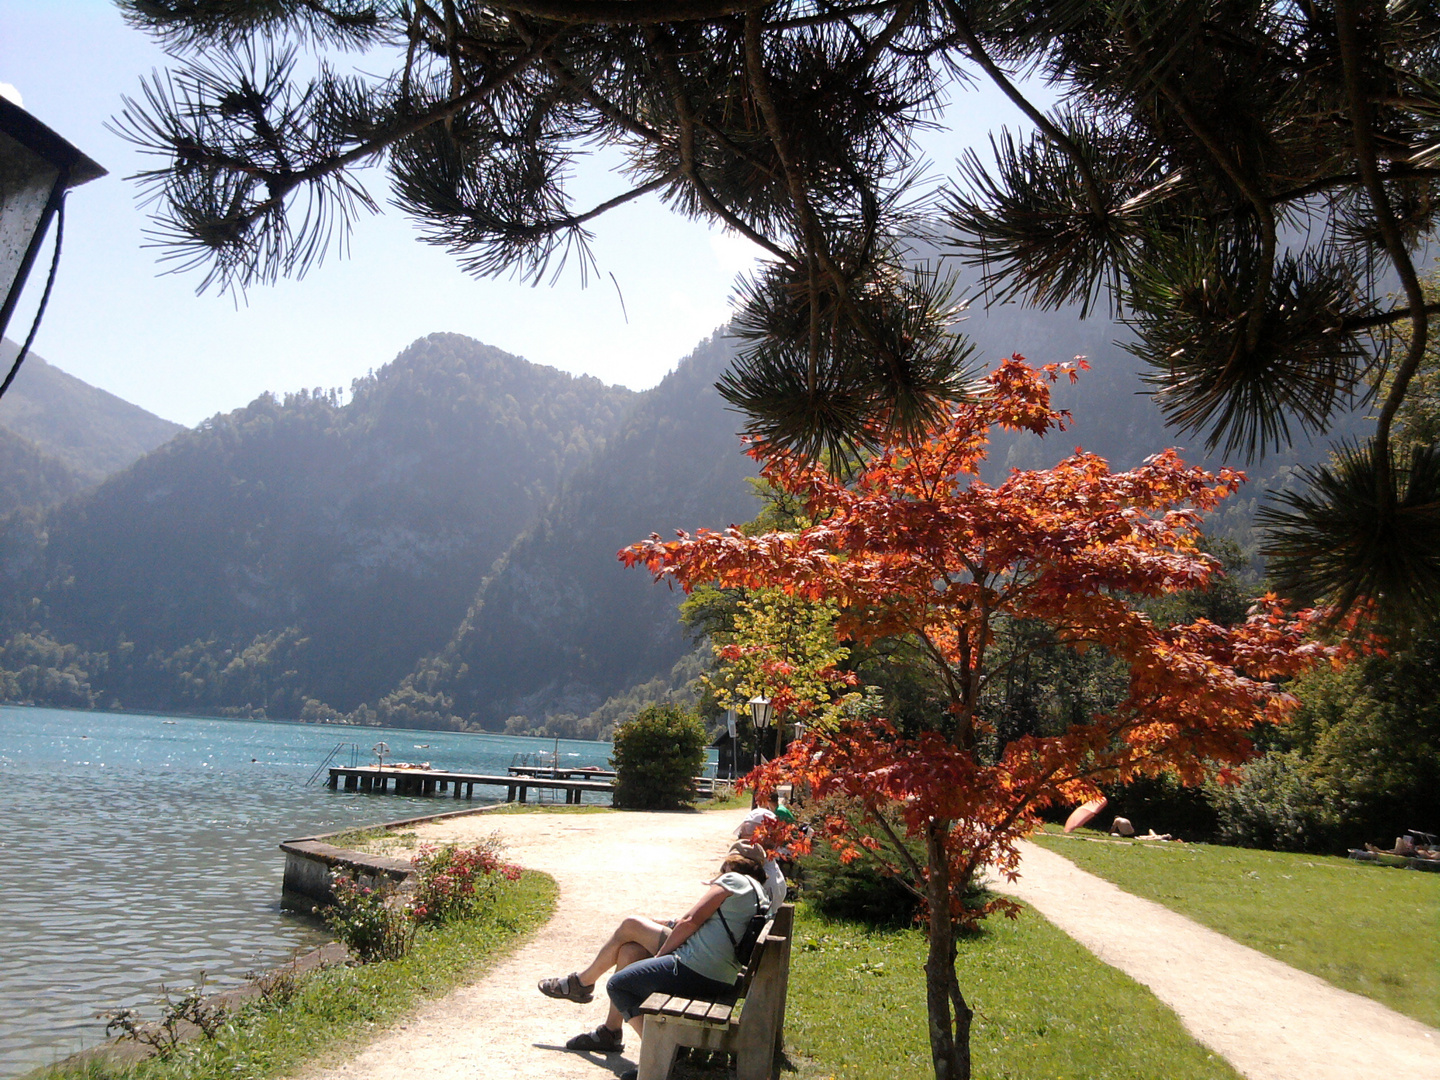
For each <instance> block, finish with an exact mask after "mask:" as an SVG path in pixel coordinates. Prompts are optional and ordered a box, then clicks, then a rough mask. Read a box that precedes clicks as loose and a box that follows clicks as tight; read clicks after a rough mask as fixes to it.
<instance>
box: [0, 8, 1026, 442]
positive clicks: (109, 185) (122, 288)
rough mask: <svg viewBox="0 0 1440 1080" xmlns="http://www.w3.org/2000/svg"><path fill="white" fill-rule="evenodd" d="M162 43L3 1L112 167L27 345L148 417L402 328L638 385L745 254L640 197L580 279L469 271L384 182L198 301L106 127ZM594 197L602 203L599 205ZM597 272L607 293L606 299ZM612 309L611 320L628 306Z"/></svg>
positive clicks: (79, 214)
mask: <svg viewBox="0 0 1440 1080" xmlns="http://www.w3.org/2000/svg"><path fill="white" fill-rule="evenodd" d="M165 62H166V57H165V55H164V54H163V53H162V52H161V51H160V50H159V49H158V48H157V47H156V46H154V45H153V44H152V43H151V42H150V40H149V39H148V38H146V37H144V36H143V35H141V34H139V33H136V32H135V31H133V30H130V29H129V28H127V27H126V26H125V24H124V22H123V21H122V20H121V18H120V16H119V14H118V13H117V12H116V10H115V8H114V7H113V6H112V5H111V4H110V3H109V2H108V0H0V83H9V84H11V85H12V86H14V87H15V88H16V89H18V90H19V92H20V94H21V95H22V96H23V99H24V106H25V108H26V109H27V110H29V111H30V112H31V113H33V114H34V115H35V116H36V117H37V118H39V119H40V120H41V121H43V122H44V123H46V124H48V125H49V126H50V127H52V128H54V129H55V130H56V131H57V132H59V133H60V134H61V135H62V136H64V137H65V138H67V139H69V140H70V141H71V142H72V143H74V144H75V145H76V146H78V147H79V148H80V149H81V150H83V151H84V152H85V153H87V154H88V155H90V157H92V158H94V159H95V160H96V161H98V162H99V163H100V164H101V165H103V166H104V167H105V168H107V169H108V170H109V171H110V175H109V176H106V177H104V178H102V179H100V180H97V181H94V182H92V183H90V184H88V185H86V186H84V187H81V188H78V189H76V190H75V191H74V192H73V193H72V194H71V195H70V198H69V200H68V203H67V216H66V228H65V244H64V251H63V254H62V256H61V264H60V271H59V276H58V278H57V281H56V285H55V291H54V295H53V296H52V298H51V301H50V306H49V309H48V310H47V312H46V315H45V320H44V322H43V323H42V324H41V328H40V332H39V334H38V336H37V338H36V341H35V346H34V347H35V351H36V352H37V353H39V354H40V355H41V356H44V357H45V358H46V359H47V360H49V361H50V362H51V363H53V364H55V365H56V366H58V367H60V368H62V369H64V370H65V371H68V372H70V373H71V374H73V375H76V376H78V377H80V378H82V379H84V380H86V381H87V382H90V383H93V384H94V385H96V386H100V387H103V388H104V389H106V390H109V391H110V392H112V393H114V394H118V395H119V396H120V397H123V398H125V399H127V400H129V401H133V402H135V403H136V404H137V405H141V406H143V407H144V408H146V409H149V410H151V411H152V412H155V413H158V414H159V415H161V416H164V417H166V418H168V419H170V420H175V421H179V422H180V423H184V424H194V423H197V422H198V421H200V420H202V419H204V418H205V417H207V416H210V415H213V414H214V413H216V412H222V411H226V410H229V409H233V408H236V407H238V406H240V405H243V404H245V403H246V402H247V401H249V400H251V399H252V398H253V397H255V396H256V395H257V394H259V393H262V392H263V391H266V390H271V391H276V392H283V391H287V390H296V389H300V388H302V387H332V386H338V387H347V388H348V386H349V384H350V380H351V379H353V378H355V377H357V376H359V375H363V374H364V373H365V372H366V371H367V370H369V369H371V368H377V367H379V366H381V365H382V364H384V363H386V362H387V361H389V360H391V359H392V358H393V357H394V356H395V354H396V353H397V352H399V351H400V350H401V349H402V348H404V347H405V346H406V345H407V344H409V343H410V342H411V341H413V340H414V339H415V338H417V337H421V336H423V335H425V334H429V333H434V332H436V331H454V332H458V333H462V334H468V335H470V336H472V337H475V338H478V339H479V340H481V341H484V342H486V343H488V344H490V345H495V346H497V347H499V348H501V349H505V350H507V351H509V352H512V353H516V354H518V355H520V356H524V357H526V358H527V359H529V360H533V361H535V362H537V363H541V364H551V365H553V366H555V367H558V368H561V369H563V370H566V371H571V372H576V373H580V372H584V373H588V374H591V375H595V376H597V377H598V378H600V379H603V380H605V381H606V382H610V383H620V384H623V385H625V386H629V387H632V388H635V389H644V388H646V387H650V386H653V385H654V384H655V383H657V382H658V381H659V380H660V378H661V377H662V376H664V374H665V373H666V372H667V371H669V370H670V369H671V368H673V367H674V365H675V362H676V361H677V360H678V359H680V358H681V357H682V356H684V355H685V354H686V353H688V352H689V351H690V350H691V349H692V348H693V347H694V345H695V344H696V342H697V341H699V340H700V339H701V338H702V337H704V336H705V335H707V334H709V333H710V332H711V331H712V330H713V329H715V327H717V326H719V325H720V324H722V323H723V322H724V321H725V320H726V319H727V318H728V313H729V301H730V294H731V289H732V286H733V283H734V280H735V277H736V275H737V274H738V273H740V272H742V271H743V270H745V269H746V268H747V267H748V266H749V265H750V262H751V258H752V251H753V249H751V248H750V245H749V243H748V241H744V240H741V239H737V238H734V237H732V236H728V235H726V234H723V233H722V232H720V231H719V230H713V229H708V228H706V227H705V226H703V225H700V224H697V223H695V222H689V221H686V220H684V219H683V218H681V217H678V216H676V215H674V214H672V213H670V212H669V211H668V210H666V209H665V208H664V207H663V206H662V205H661V204H660V203H659V201H658V200H657V199H654V198H648V199H644V200H637V201H636V202H635V203H632V204H629V205H628V206H626V207H622V208H621V209H620V210H617V211H615V212H613V213H611V214H609V215H607V216H606V217H605V218H603V219H601V220H600V221H599V222H598V223H596V226H595V229H594V231H595V233H596V241H595V251H596V254H597V257H598V260H599V264H600V276H599V278H598V279H592V280H591V281H590V282H589V286H588V287H587V288H582V287H581V282H580V279H579V274H578V272H577V270H576V267H575V266H574V265H573V264H572V265H571V266H570V267H568V268H567V269H566V272H565V274H564V276H563V277H562V279H561V280H560V282H559V283H558V284H556V285H554V286H549V285H547V284H542V285H540V286H539V287H530V286H527V285H522V284H520V283H519V282H515V281H510V280H493V279H492V280H483V281H477V280H475V279H473V278H470V277H468V276H466V275H465V274H464V273H462V272H461V271H460V270H459V268H458V267H457V265H456V262H455V259H454V258H453V257H452V256H451V255H450V254H448V253H447V252H446V251H444V250H443V249H440V248H434V247H431V246H430V245H428V244H425V243H422V242H421V241H419V240H418V239H417V237H418V233H417V232H416V231H415V230H414V228H413V227H412V226H411V224H410V222H409V221H408V219H406V218H405V217H404V216H402V215H401V214H400V213H399V212H398V211H396V210H394V209H393V208H390V207H389V206H388V205H387V203H388V187H387V185H386V183H385V180H384V177H383V176H382V175H380V174H379V173H372V174H371V175H370V177H369V182H368V184H367V186H368V187H369V190H370V192H371V194H372V196H373V197H374V198H375V200H376V202H377V203H380V204H382V206H384V207H385V209H384V212H383V213H382V214H381V215H380V216H377V217H366V218H364V219H363V220H361V221H360V222H359V223H358V224H357V227H356V228H355V230H354V232H353V234H352V236H351V240H350V252H349V257H348V258H345V257H336V256H333V255H332V256H331V257H330V258H328V259H327V260H326V262H325V263H324V265H322V266H320V267H318V268H316V269H314V270H312V271H311V272H310V274H309V275H308V276H307V277H306V278H305V279H304V280H301V281H294V280H287V281H282V282H281V283H279V284H278V285H275V286H272V287H260V288H254V289H251V290H250V292H249V294H248V296H246V297H244V298H243V299H241V300H240V302H239V303H238V304H237V303H236V301H235V300H234V299H232V298H231V297H230V296H228V295H220V294H216V293H213V292H211V293H207V294H205V295H203V296H196V295H195V291H194V290H195V288H196V286H197V285H198V283H199V278H198V277H197V276H193V275H190V276H182V275H173V274H164V273H163V272H162V268H161V267H159V266H158V265H157V263H156V258H157V255H158V252H157V251H155V250H154V249H149V248H146V247H145V246H144V245H145V239H144V237H143V235H142V234H143V231H144V229H145V226H146V218H145V215H144V212H143V211H142V210H141V209H139V208H137V206H136V205H135V195H136V191H135V187H134V185H133V184H132V183H130V182H128V181H126V180H125V179H124V177H125V176H127V175H129V174H130V173H133V172H135V171H136V170H137V169H139V168H141V167H144V163H145V159H144V158H143V157H141V156H140V155H139V154H137V153H136V152H135V151H134V150H133V149H132V148H131V147H130V145H129V144H127V143H125V142H124V141H123V140H121V139H120V138H118V137H117V136H115V135H113V134H111V133H110V132H108V131H107V130H105V124H106V122H107V120H109V119H110V117H111V116H113V115H114V114H115V113H116V112H118V111H119V109H120V107H121V96H122V95H124V94H129V95H132V96H134V95H136V94H137V93H138V90H139V79H140V76H141V75H142V74H148V73H149V72H150V71H151V70H152V69H153V68H158V67H164V66H165ZM948 116H949V121H948V123H947V130H946V131H944V132H941V133H936V134H933V135H930V136H928V137H927V141H928V143H929V145H930V151H931V153H932V156H933V157H934V158H935V159H936V163H937V165H938V166H939V167H941V168H944V169H949V168H951V167H952V164H953V161H954V158H955V157H956V156H957V155H958V154H959V153H960V152H961V151H962V150H963V149H964V148H965V147H966V146H967V145H970V144H972V143H977V144H978V143H983V142H984V139H985V135H986V132H987V131H988V130H990V129H991V128H992V127H998V126H1000V125H1001V124H1009V125H1012V126H1013V125H1014V124H1016V123H1017V121H1019V119H1020V114H1019V113H1018V112H1017V111H1016V110H1015V109H1014V108H1013V106H1011V105H1010V103H1009V102H1008V101H1006V100H1005V99H1004V98H1003V97H1001V96H1000V95H999V94H998V93H997V92H995V91H993V90H988V89H986V90H979V91H976V90H971V91H964V90H962V91H959V92H958V94H957V97H956V100H955V101H954V102H953V103H952V104H951V106H950V108H949V110H948ZM576 172H577V175H576V188H577V190H584V191H587V192H592V193H597V194H599V195H600V198H602V199H603V198H604V197H606V196H608V195H609V194H615V193H618V192H619V191H622V190H624V188H623V186H622V185H623V180H621V179H617V178H612V177H610V176H609V175H608V174H607V172H606V170H605V169H604V166H603V164H602V163H600V162H596V161H592V162H590V163H584V162H582V163H581V164H580V165H578V166H577V169H576ZM597 201H599V200H597ZM41 262H42V263H43V266H42V265H40V264H39V263H37V268H36V270H35V271H32V274H31V281H30V285H29V287H28V288H27V290H26V295H25V299H24V301H23V302H22V305H21V307H20V309H19V310H18V311H17V312H16V314H15V316H14V317H13V318H12V319H11V322H10V327H9V332H8V336H10V337H11V338H15V339H21V338H23V337H24V335H25V333H26V332H27V331H28V329H29V326H30V318H31V316H32V314H33V311H34V305H35V303H36V302H38V299H39V295H40V292H41V288H42V286H43V282H44V270H45V268H46V267H48V265H49V247H48V244H47V247H46V250H45V252H44V253H43V254H42V257H41ZM612 273H613V274H614V276H615V280H616V282H617V283H618V285H619V289H620V292H621V293H623V296H624V311H623V312H622V308H621V303H620V297H619V295H617V290H616V285H615V284H612V282H611V280H610V278H609V275H610V274H612ZM627 313H628V322H627V320H626V317H625V316H626V314H627Z"/></svg>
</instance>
